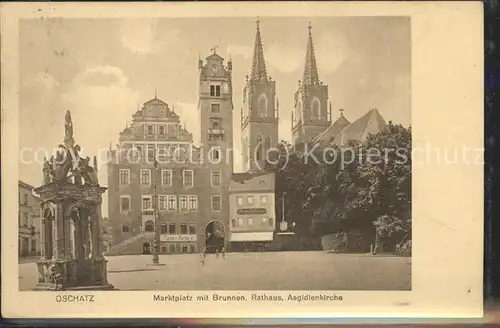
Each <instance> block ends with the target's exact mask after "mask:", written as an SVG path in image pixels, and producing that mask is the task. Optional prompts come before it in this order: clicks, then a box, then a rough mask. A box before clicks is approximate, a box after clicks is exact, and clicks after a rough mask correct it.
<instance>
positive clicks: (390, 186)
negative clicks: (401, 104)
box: [271, 122, 411, 237]
mask: <svg viewBox="0 0 500 328" xmlns="http://www.w3.org/2000/svg"><path fill="white" fill-rule="evenodd" d="M309 149H311V148H309ZM410 155H411V127H410V128H405V127H403V126H401V125H394V124H392V122H389V124H388V128H387V129H386V130H384V131H383V132H380V133H378V134H375V135H370V136H369V137H368V139H367V141H366V142H364V143H359V142H350V143H349V147H347V148H342V149H340V148H329V149H325V148H317V149H316V150H315V152H313V154H312V156H314V157H315V158H316V159H317V160H318V161H316V160H311V158H309V159H307V160H306V158H305V157H304V156H305V154H304V152H301V151H300V150H297V149H293V147H292V146H291V145H289V144H287V143H282V144H281V145H280V147H279V151H278V155H277V164H276V165H274V166H272V167H271V169H272V170H274V172H275V176H276V217H277V218H278V220H279V219H280V218H281V217H282V214H283V213H282V199H283V195H284V196H285V197H284V199H285V213H284V217H285V220H286V221H288V222H289V223H291V222H296V228H295V232H296V233H297V234H298V235H299V236H307V237H320V236H323V235H325V234H330V233H335V232H339V231H340V230H342V229H344V230H351V229H356V230H362V231H368V232H375V229H378V231H379V232H380V233H382V234H385V235H388V236H392V235H394V234H397V233H400V232H405V233H408V234H410V233H411V156H410Z"/></svg>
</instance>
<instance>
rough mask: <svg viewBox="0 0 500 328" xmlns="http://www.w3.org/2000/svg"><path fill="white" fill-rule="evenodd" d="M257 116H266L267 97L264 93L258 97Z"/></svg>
mask: <svg viewBox="0 0 500 328" xmlns="http://www.w3.org/2000/svg"><path fill="white" fill-rule="evenodd" d="M258 106H259V117H267V97H266V95H265V94H261V95H260V97H259V102H258Z"/></svg>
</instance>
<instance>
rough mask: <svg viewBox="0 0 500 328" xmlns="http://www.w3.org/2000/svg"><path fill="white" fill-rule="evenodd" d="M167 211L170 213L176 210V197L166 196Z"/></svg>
mask: <svg viewBox="0 0 500 328" xmlns="http://www.w3.org/2000/svg"><path fill="white" fill-rule="evenodd" d="M167 206H168V207H167V209H168V210H169V211H170V212H173V211H175V210H176V209H177V197H176V196H168V197H167Z"/></svg>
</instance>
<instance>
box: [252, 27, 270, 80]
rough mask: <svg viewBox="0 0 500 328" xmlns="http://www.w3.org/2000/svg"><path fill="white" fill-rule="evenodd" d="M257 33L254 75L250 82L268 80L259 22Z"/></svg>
mask: <svg viewBox="0 0 500 328" xmlns="http://www.w3.org/2000/svg"><path fill="white" fill-rule="evenodd" d="M256 23H257V32H256V34H255V43H254V48H253V60H252V73H251V74H250V80H253V81H260V80H266V79H267V71H266V62H265V60H264V49H263V47H262V39H261V36H260V28H259V24H260V21H259V20H257V22H256Z"/></svg>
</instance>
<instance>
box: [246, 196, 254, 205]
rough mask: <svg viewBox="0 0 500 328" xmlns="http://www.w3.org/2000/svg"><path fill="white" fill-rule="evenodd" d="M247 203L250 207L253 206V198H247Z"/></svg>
mask: <svg viewBox="0 0 500 328" xmlns="http://www.w3.org/2000/svg"><path fill="white" fill-rule="evenodd" d="M247 203H248V204H249V205H253V196H248V197H247Z"/></svg>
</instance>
